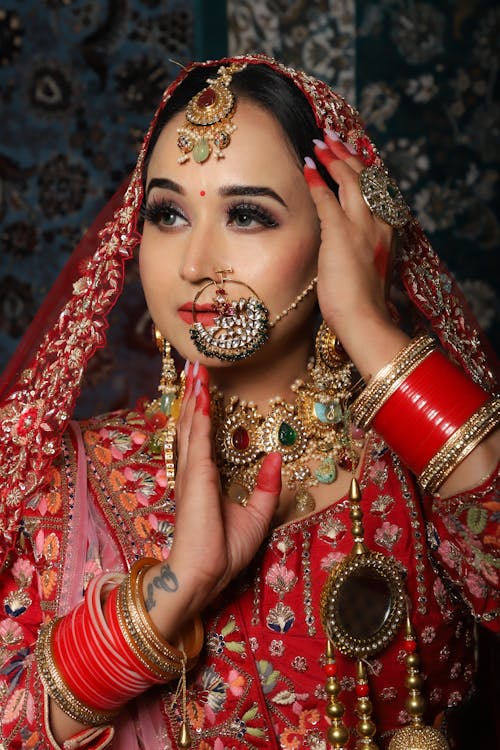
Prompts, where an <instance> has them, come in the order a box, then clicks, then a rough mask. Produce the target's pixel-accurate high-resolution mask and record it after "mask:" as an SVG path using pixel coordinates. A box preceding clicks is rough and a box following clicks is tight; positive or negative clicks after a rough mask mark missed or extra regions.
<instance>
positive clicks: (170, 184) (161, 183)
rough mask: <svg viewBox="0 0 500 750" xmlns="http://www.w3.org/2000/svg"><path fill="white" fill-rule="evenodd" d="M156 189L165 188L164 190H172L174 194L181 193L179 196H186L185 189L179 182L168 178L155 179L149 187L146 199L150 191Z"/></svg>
mask: <svg viewBox="0 0 500 750" xmlns="http://www.w3.org/2000/svg"><path fill="white" fill-rule="evenodd" d="M155 187H159V188H163V189H164V190H172V191H173V192H174V193H179V195H185V194H186V191H185V190H184V188H182V187H181V186H180V185H179V184H178V183H177V182H174V181H173V180H169V179H168V177H153V179H152V180H151V181H150V183H149V185H148V186H147V189H146V198H147V197H148V195H149V193H150V191H151V190H152V189H153V188H155Z"/></svg>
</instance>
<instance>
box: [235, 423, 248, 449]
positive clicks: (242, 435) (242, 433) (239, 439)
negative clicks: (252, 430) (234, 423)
mask: <svg viewBox="0 0 500 750" xmlns="http://www.w3.org/2000/svg"><path fill="white" fill-rule="evenodd" d="M233 445H234V447H235V448H236V450H237V451H246V449H247V448H248V446H249V445H250V435H249V434H248V432H247V431H246V430H245V428H244V427H241V426H240V427H237V428H236V429H235V431H234V432H233Z"/></svg>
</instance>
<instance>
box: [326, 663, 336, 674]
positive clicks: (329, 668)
mask: <svg viewBox="0 0 500 750" xmlns="http://www.w3.org/2000/svg"><path fill="white" fill-rule="evenodd" d="M324 669H325V674H326V675H327V676H328V677H334V676H335V675H336V674H337V665H336V664H335V662H332V663H331V664H329V663H327V664H325V667H324Z"/></svg>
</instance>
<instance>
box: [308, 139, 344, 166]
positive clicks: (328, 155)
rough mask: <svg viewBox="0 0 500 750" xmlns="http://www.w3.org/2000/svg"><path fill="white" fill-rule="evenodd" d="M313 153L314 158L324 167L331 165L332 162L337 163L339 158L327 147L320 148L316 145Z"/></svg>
mask: <svg viewBox="0 0 500 750" xmlns="http://www.w3.org/2000/svg"><path fill="white" fill-rule="evenodd" d="M325 145H326V144H325ZM314 153H315V154H316V157H317V158H318V159H319V161H320V162H321V163H322V164H324V165H325V167H328V165H329V164H331V163H332V161H339V158H340V157H339V156H338V154H336V153H335V152H334V151H333V149H329V148H328V146H327V147H326V148H321V147H320V146H318V145H316V146H315V147H314Z"/></svg>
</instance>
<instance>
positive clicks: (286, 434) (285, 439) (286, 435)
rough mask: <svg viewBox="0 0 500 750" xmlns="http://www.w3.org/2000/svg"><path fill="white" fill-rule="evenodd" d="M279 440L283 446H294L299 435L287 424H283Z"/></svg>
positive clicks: (279, 432)
mask: <svg viewBox="0 0 500 750" xmlns="http://www.w3.org/2000/svg"><path fill="white" fill-rule="evenodd" d="M278 440H279V441H280V443H281V445H286V446H288V445H293V444H294V443H295V441H296V440H297V433H296V432H295V430H294V429H293V427H290V425H289V424H287V422H282V423H281V424H280V428H279V430H278Z"/></svg>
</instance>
